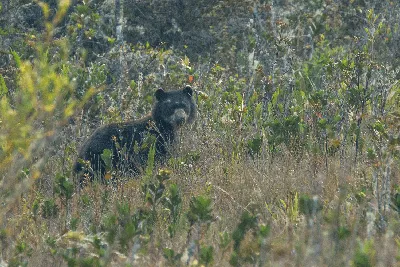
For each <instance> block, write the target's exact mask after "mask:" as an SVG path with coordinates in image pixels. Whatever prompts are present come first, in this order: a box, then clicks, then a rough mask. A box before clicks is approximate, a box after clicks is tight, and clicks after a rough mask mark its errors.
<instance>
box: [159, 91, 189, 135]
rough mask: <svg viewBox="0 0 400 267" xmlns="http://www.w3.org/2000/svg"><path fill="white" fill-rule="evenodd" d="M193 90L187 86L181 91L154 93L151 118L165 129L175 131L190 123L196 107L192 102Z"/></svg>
mask: <svg viewBox="0 0 400 267" xmlns="http://www.w3.org/2000/svg"><path fill="white" fill-rule="evenodd" d="M192 96H193V89H192V87H190V86H189V85H187V86H186V87H185V88H184V89H183V90H177V91H171V92H166V91H164V90H163V89H158V90H157V91H156V92H155V98H156V101H157V102H156V104H155V105H154V110H153V118H154V120H155V121H156V122H157V123H158V124H160V125H162V126H163V127H165V128H172V129H177V128H179V127H180V126H182V125H184V124H187V123H191V122H193V120H194V119H195V117H196V105H195V103H194V101H193V98H192Z"/></svg>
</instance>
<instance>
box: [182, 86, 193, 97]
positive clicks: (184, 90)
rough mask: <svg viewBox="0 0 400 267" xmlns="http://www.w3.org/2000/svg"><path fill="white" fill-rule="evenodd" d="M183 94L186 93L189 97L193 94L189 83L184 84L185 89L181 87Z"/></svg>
mask: <svg viewBox="0 0 400 267" xmlns="http://www.w3.org/2000/svg"><path fill="white" fill-rule="evenodd" d="M183 92H184V93H185V94H188V95H189V96H190V97H191V96H192V95H193V89H192V87H191V86H190V85H186V86H185V89H183Z"/></svg>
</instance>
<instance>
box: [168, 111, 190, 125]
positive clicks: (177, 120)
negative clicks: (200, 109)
mask: <svg viewBox="0 0 400 267" xmlns="http://www.w3.org/2000/svg"><path fill="white" fill-rule="evenodd" d="M187 119H188V114H187V113H186V112H185V111H184V110H183V109H181V108H180V109H177V110H175V112H174V114H172V116H171V117H170V121H171V122H172V123H173V124H174V125H176V126H182V125H183V124H185V123H186V121H187Z"/></svg>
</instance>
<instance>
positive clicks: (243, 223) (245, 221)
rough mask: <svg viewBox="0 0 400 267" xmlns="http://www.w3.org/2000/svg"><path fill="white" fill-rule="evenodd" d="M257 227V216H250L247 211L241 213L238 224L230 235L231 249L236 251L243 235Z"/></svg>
mask: <svg viewBox="0 0 400 267" xmlns="http://www.w3.org/2000/svg"><path fill="white" fill-rule="evenodd" d="M256 225H257V216H254V215H251V214H250V213H248V212H247V211H245V212H243V213H242V217H241V218H240V223H239V224H238V226H237V227H236V230H235V231H234V232H233V233H232V239H233V242H234V244H233V248H234V250H235V251H238V250H239V248H240V243H241V242H242V240H243V238H244V236H245V234H246V233H247V232H248V231H249V230H250V229H253V228H255V227H256Z"/></svg>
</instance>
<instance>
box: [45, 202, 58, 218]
mask: <svg viewBox="0 0 400 267" xmlns="http://www.w3.org/2000/svg"><path fill="white" fill-rule="evenodd" d="M58 212H59V208H58V206H57V204H56V203H55V201H54V199H45V200H44V201H43V204H42V217H43V218H45V219H50V218H55V217H56V216H57V215H58Z"/></svg>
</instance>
